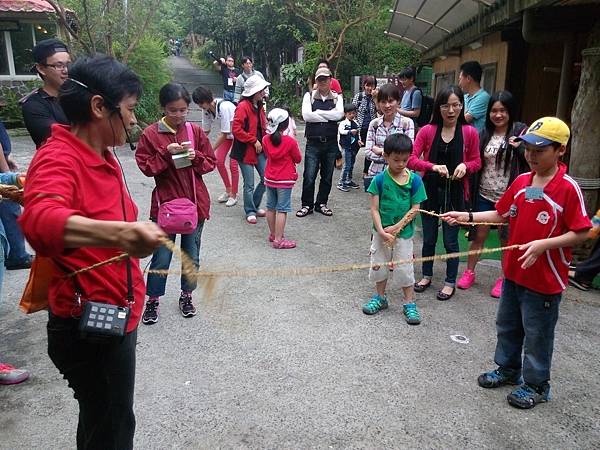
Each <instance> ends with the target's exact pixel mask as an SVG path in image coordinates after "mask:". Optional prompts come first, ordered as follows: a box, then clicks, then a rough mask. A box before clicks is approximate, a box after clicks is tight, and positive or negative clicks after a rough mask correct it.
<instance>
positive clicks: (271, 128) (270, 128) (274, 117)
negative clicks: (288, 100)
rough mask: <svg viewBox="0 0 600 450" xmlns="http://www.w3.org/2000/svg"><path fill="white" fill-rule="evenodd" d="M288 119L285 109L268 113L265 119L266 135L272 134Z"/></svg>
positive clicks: (277, 109) (276, 109)
mask: <svg viewBox="0 0 600 450" xmlns="http://www.w3.org/2000/svg"><path fill="white" fill-rule="evenodd" d="M289 117H290V115H289V113H288V112H287V111H286V110H285V109H281V108H274V109H272V110H271V112H270V113H269V117H268V118H267V119H268V121H269V124H268V125H267V134H273V133H275V132H276V131H277V128H279V125H280V124H281V123H282V122H285V121H286V120H287V119H288V118H289Z"/></svg>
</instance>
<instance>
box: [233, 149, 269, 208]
mask: <svg viewBox="0 0 600 450" xmlns="http://www.w3.org/2000/svg"><path fill="white" fill-rule="evenodd" d="M257 157H258V163H256V164H255V165H252V164H244V163H242V162H241V163H240V172H242V178H243V179H244V183H243V185H244V186H243V188H242V189H243V191H244V211H245V212H246V217H248V216H250V215H256V211H257V210H258V208H259V207H260V202H262V198H263V195H264V194H265V166H266V165H267V157H266V156H265V153H264V152H261V153H259V154H258V155H257ZM255 168H256V171H257V172H258V176H259V178H260V181H259V182H258V184H257V185H256V187H254V169H255Z"/></svg>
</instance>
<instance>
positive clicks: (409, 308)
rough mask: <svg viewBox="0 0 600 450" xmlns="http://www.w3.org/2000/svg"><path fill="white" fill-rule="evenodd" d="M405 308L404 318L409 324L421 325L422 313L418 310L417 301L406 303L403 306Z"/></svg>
mask: <svg viewBox="0 0 600 450" xmlns="http://www.w3.org/2000/svg"><path fill="white" fill-rule="evenodd" d="M402 309H403V310H404V318H405V319H406V323H408V324H409V325H419V324H420V323H421V315H420V314H419V311H418V310H417V305H416V304H415V303H406V304H405V305H403V306H402Z"/></svg>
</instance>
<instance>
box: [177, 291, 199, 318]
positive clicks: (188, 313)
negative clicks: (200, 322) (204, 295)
mask: <svg viewBox="0 0 600 450" xmlns="http://www.w3.org/2000/svg"><path fill="white" fill-rule="evenodd" d="M179 310H180V311H181V314H182V315H183V317H192V316H195V315H196V308H195V307H194V304H193V303H192V293H191V292H182V293H181V295H180V296H179Z"/></svg>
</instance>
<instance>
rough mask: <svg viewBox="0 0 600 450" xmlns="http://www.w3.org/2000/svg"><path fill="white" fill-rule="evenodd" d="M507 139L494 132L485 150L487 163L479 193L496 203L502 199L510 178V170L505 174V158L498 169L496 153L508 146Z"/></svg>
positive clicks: (482, 173)
mask: <svg viewBox="0 0 600 450" xmlns="http://www.w3.org/2000/svg"><path fill="white" fill-rule="evenodd" d="M505 140H506V138H505V137H504V136H503V135H497V134H494V135H493V136H492V138H491V139H490V142H488V144H487V146H486V147H485V150H484V152H483V157H484V159H485V165H484V167H483V171H482V172H481V182H480V184H479V193H480V194H481V196H482V197H483V198H485V199H486V200H489V201H491V202H494V203H496V202H497V201H498V200H500V197H502V194H504V192H505V191H506V188H507V187H508V179H509V178H510V171H507V173H506V174H504V158H502V163H501V164H500V168H499V169H496V155H497V154H498V151H499V150H500V147H502V146H506V142H505ZM505 151H506V149H505Z"/></svg>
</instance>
